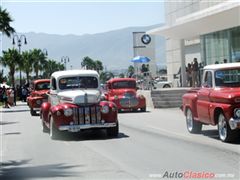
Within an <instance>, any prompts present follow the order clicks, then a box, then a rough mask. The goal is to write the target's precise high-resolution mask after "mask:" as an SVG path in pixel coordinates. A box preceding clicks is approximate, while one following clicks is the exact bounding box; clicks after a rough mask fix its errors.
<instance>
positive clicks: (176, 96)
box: [151, 88, 189, 108]
mask: <svg viewBox="0 0 240 180" xmlns="http://www.w3.org/2000/svg"><path fill="white" fill-rule="evenodd" d="M187 90H189V88H178V89H176V88H175V89H173V88H169V89H161V90H154V91H152V92H151V97H152V102H153V105H154V108H173V107H180V106H181V105H182V96H183V94H185V93H186V92H187Z"/></svg>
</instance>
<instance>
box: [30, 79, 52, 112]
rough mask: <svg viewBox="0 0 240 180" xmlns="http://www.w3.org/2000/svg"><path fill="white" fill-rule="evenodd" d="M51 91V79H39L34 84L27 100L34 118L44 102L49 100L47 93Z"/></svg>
mask: <svg viewBox="0 0 240 180" xmlns="http://www.w3.org/2000/svg"><path fill="white" fill-rule="evenodd" d="M49 89H50V79H38V80H35V81H34V82H33V89H32V91H31V93H30V96H29V97H28V98H27V103H28V106H29V108H30V113H31V115H32V116H35V115H37V111H40V109H41V105H42V103H43V102H46V101H47V100H48V95H47V93H48V92H49Z"/></svg>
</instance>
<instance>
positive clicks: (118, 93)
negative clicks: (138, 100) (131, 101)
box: [113, 89, 136, 96]
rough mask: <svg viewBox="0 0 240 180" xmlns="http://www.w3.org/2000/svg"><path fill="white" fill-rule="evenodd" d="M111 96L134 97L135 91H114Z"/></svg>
mask: <svg viewBox="0 0 240 180" xmlns="http://www.w3.org/2000/svg"><path fill="white" fill-rule="evenodd" d="M113 94H114V95H117V96H125V95H126V94H131V95H132V96H136V90H135V89H114V90H113Z"/></svg>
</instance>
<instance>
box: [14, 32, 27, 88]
mask: <svg viewBox="0 0 240 180" xmlns="http://www.w3.org/2000/svg"><path fill="white" fill-rule="evenodd" d="M15 39H16V40H17V46H18V52H19V54H21V46H22V41H23V40H24V44H25V45H26V44H27V38H26V36H25V35H23V34H22V35H20V36H19V35H17V34H14V35H13V41H12V44H13V45H15V44H16V43H15ZM20 86H22V71H21V68H20Z"/></svg>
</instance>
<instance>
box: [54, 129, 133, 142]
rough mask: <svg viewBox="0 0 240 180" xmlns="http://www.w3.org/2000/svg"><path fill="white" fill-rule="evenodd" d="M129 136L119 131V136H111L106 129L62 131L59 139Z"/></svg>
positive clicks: (78, 139) (83, 139) (89, 139)
mask: <svg viewBox="0 0 240 180" xmlns="http://www.w3.org/2000/svg"><path fill="white" fill-rule="evenodd" d="M122 138H129V136H128V135H126V134H124V133H121V132H120V133H119V134H118V137H109V136H108V135H107V133H106V131H104V130H95V131H91V130H90V131H83V132H79V133H69V132H62V134H61V136H59V138H58V139H57V140H58V141H98V140H111V139H122Z"/></svg>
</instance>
